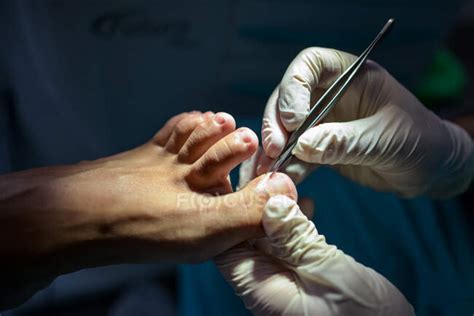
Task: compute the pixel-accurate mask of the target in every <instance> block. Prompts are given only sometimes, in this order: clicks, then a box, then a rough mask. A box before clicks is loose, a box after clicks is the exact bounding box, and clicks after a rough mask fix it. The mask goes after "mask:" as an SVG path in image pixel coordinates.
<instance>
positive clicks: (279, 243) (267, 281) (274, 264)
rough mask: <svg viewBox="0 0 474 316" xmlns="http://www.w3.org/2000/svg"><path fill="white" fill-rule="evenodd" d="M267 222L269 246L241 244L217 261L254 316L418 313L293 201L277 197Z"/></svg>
mask: <svg viewBox="0 0 474 316" xmlns="http://www.w3.org/2000/svg"><path fill="white" fill-rule="evenodd" d="M262 223H263V227H264V230H265V234H266V235H267V237H268V247H265V250H257V249H255V248H253V247H252V246H250V244H242V245H239V246H237V247H235V248H232V249H230V250H228V251H226V252H225V253H223V254H221V255H220V256H218V257H217V258H216V259H215V262H216V264H217V266H218V267H219V269H220V271H221V272H222V274H223V275H224V277H225V279H226V280H227V281H228V282H229V283H230V284H231V285H232V287H233V288H234V290H235V292H236V293H237V295H238V296H240V297H241V298H242V299H243V301H244V303H245V306H246V307H247V308H248V309H249V310H251V311H252V312H253V313H254V314H255V315H318V316H323V315H358V316H364V315H394V316H395V315H396V316H404V315H414V311H413V308H412V306H411V305H410V304H409V303H408V302H407V300H406V299H405V297H404V296H403V295H402V294H401V293H400V292H399V291H398V290H397V288H396V287H395V286H393V285H392V284H391V283H390V282H389V281H388V280H387V279H385V278H384V277H383V276H381V275H380V274H378V273H377V272H375V271H374V270H372V269H370V268H367V267H365V266H363V265H361V264H359V263H357V262H356V261H355V260H354V259H353V258H352V257H350V256H348V255H345V254H344V253H343V252H342V251H341V250H338V249H337V248H336V247H335V246H331V245H328V244H327V243H326V241H325V239H324V236H322V235H319V234H318V232H317V230H316V228H315V226H314V224H313V223H312V222H311V221H309V220H308V219H307V218H306V216H305V215H304V214H303V213H302V212H301V211H300V209H299V207H298V205H297V204H296V203H295V202H294V201H293V200H291V199H289V198H287V197H286V196H276V197H272V198H271V199H270V200H269V201H268V202H267V205H266V209H265V213H264V215H263V220H262ZM264 251H265V252H267V253H269V254H271V255H268V254H265V253H264Z"/></svg>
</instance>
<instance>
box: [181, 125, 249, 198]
mask: <svg viewBox="0 0 474 316" xmlns="http://www.w3.org/2000/svg"><path fill="white" fill-rule="evenodd" d="M257 148H258V138H257V136H256V135H255V133H254V132H252V131H251V130H250V129H248V128H239V129H238V130H236V131H234V132H233V133H231V134H229V135H227V136H226V137H224V138H222V139H221V140H219V141H218V142H217V143H216V144H215V145H213V146H212V147H211V148H209V149H208V150H207V151H206V153H205V154H204V155H203V156H201V158H199V159H198V160H197V161H196V162H195V163H194V164H193V167H192V170H191V173H190V174H189V177H188V180H189V183H190V184H191V185H192V186H194V187H195V189H198V190H203V189H204V190H206V189H208V188H214V187H218V186H219V185H227V183H228V181H227V176H228V175H229V173H230V171H231V170H232V169H233V168H234V167H236V166H237V165H238V164H240V163H241V162H242V161H244V160H246V159H247V158H249V157H250V156H251V155H252V154H253V153H254V152H255V151H256V150H257Z"/></svg>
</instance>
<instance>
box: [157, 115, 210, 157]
mask: <svg viewBox="0 0 474 316" xmlns="http://www.w3.org/2000/svg"><path fill="white" fill-rule="evenodd" d="M206 115H207V114H202V113H193V114H190V115H188V116H187V117H185V118H183V119H182V120H181V121H179V122H178V123H177V124H176V125H175V127H174V129H173V132H172V133H171V136H170V137H169V139H168V141H167V143H166V145H165V148H166V150H167V151H168V152H170V153H173V154H177V153H178V152H179V150H180V149H181V147H182V146H183V145H184V143H185V142H186V140H187V139H188V137H189V135H191V133H192V132H193V130H194V129H195V128H196V127H197V126H198V125H199V124H201V123H202V122H203V121H204V118H205V116H206Z"/></svg>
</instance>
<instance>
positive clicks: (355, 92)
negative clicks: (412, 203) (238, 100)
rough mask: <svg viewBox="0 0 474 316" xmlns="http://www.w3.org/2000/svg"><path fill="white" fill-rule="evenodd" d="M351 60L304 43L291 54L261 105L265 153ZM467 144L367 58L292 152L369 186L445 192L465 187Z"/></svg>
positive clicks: (473, 158)
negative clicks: (286, 66) (297, 52)
mask: <svg viewBox="0 0 474 316" xmlns="http://www.w3.org/2000/svg"><path fill="white" fill-rule="evenodd" d="M355 59H356V57H355V56H353V55H350V54H347V53H344V52H340V51H336V50H332V49H325V48H308V49H305V50H304V51H302V52H301V53H300V54H299V55H298V56H297V57H296V58H295V60H294V61H293V62H292V63H291V64H290V66H289V67H288V69H287V71H286V73H285V75H284V76H283V79H282V81H281V83H280V85H279V86H278V87H277V89H275V91H274V92H273V94H272V95H271V96H270V98H269V101H268V103H267V106H266V109H265V113H264V118H263V124H262V139H263V148H264V151H265V154H266V155H267V156H268V157H270V158H276V157H277V155H278V154H279V153H280V152H281V150H282V148H283V146H284V145H285V143H286V140H287V137H288V132H291V131H293V130H295V129H296V128H297V127H298V126H300V124H301V123H302V122H303V121H304V119H305V118H306V115H307V113H308V110H309V109H310V106H312V105H313V104H314V103H315V101H316V100H317V98H318V97H319V96H321V95H322V93H323V92H324V91H325V89H327V88H328V87H329V86H330V84H331V83H332V82H333V81H334V80H335V79H336V77H337V76H339V75H340V74H341V73H342V72H343V71H345V70H346V69H347V68H348V67H349V66H350V65H351V64H352V63H353V61H354V60H355ZM473 148H474V146H473V141H472V139H471V138H470V137H469V135H468V134H467V133H466V132H465V131H464V130H463V129H461V128H460V127H458V126H456V125H454V124H451V123H449V122H447V121H443V120H441V119H440V118H439V117H437V116H436V115H435V114H433V113H432V112H431V111H429V110H427V109H426V108H425V107H424V106H423V105H422V104H421V103H420V102H419V101H418V100H417V99H416V98H415V97H414V96H413V95H412V94H411V93H410V92H409V91H408V90H407V89H405V88H404V87H403V86H402V85H401V84H400V83H398V82H397V81H396V80H395V79H394V78H393V77H392V76H391V75H390V74H389V73H388V72H387V71H386V70H385V69H384V68H382V67H381V66H379V65H378V64H376V63H374V62H372V61H368V62H367V63H366V64H365V65H364V66H363V68H362V69H361V72H360V73H359V74H358V77H356V79H355V80H354V82H353V83H352V84H351V86H350V88H349V89H348V90H347V91H346V93H345V95H344V96H343V97H342V99H341V100H340V102H339V103H338V104H337V105H336V106H335V107H334V109H333V110H332V111H331V112H330V114H329V115H328V117H327V118H326V120H325V123H323V124H320V125H319V126H316V127H314V128H312V129H310V130H308V131H307V132H306V133H304V134H303V135H302V136H301V137H300V139H299V141H298V144H297V146H296V147H295V149H294V151H293V153H294V155H295V156H296V157H297V158H299V159H301V160H303V161H305V162H309V163H315V164H327V165H332V166H334V167H335V168H336V169H338V170H339V171H340V173H342V174H343V175H344V176H347V177H349V178H351V179H353V180H355V181H357V182H359V183H361V184H363V185H368V186H370V187H372V188H374V189H376V190H382V191H395V192H397V193H399V194H401V195H404V196H415V195H420V194H427V195H431V196H434V197H443V196H444V197H446V196H451V195H454V194H457V193H460V192H462V191H463V190H465V189H466V188H467V186H468V185H469V183H470V181H471V179H472V176H473V172H474V149H473ZM263 161H265V159H263ZM267 161H268V159H267ZM260 165H262V166H261V167H260V168H257V174H261V173H262V172H264V171H265V163H263V162H262V159H261V160H260ZM266 165H267V166H268V163H267V164H266ZM290 168H293V169H295V166H291V165H290ZM247 169H248V170H251V169H252V168H247ZM254 169H255V168H254ZM296 169H297V170H299V173H300V177H301V176H302V175H303V173H305V172H307V171H306V169H307V167H306V166H304V165H302V166H301V167H299V168H298V166H297V167H296ZM249 172H250V171H249ZM244 177H247V178H250V177H251V176H250V175H248V174H245V173H244Z"/></svg>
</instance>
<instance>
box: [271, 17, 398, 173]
mask: <svg viewBox="0 0 474 316" xmlns="http://www.w3.org/2000/svg"><path fill="white" fill-rule="evenodd" d="M394 22H395V20H394V19H389V20H388V21H387V23H385V25H384V27H383V28H382V30H381V31H380V32H379V34H378V35H377V36H376V37H375V39H374V40H373V41H372V43H370V45H369V47H367V48H366V50H365V51H364V52H363V53H362V54H361V55H360V56H359V58H357V59H356V61H355V62H354V63H353V64H352V65H351V66H350V67H349V68H347V70H346V71H345V72H344V73H343V74H342V75H340V76H339V78H337V80H336V81H334V83H333V84H332V85H331V86H330V87H329V88H328V89H327V90H326V92H325V93H324V94H323V96H322V97H321V98H320V99H319V100H318V101H317V102H316V104H315V105H314V106H313V107H312V108H311V110H310V111H309V113H308V116H307V117H306V120H305V121H304V122H303V124H302V125H301V126H300V127H299V128H298V129H296V130H295V131H294V132H293V133H292V134H291V135H290V137H289V139H288V142H287V145H286V146H285V148H283V151H282V152H281V154H280V156H279V157H278V158H277V159H276V160H275V162H274V163H273V165H272V166H271V167H270V169H269V172H270V173H273V172H276V171H279V170H281V169H283V168H284V167H285V166H286V164H287V163H288V162H289V160H290V159H291V157H292V151H293V148H294V147H295V146H296V144H297V142H298V138H299V137H300V136H301V135H302V134H303V133H304V132H305V131H307V130H308V129H309V128H311V127H313V126H315V125H317V124H319V123H320V122H321V121H322V120H324V118H326V116H327V115H328V113H329V111H331V109H332V108H333V107H334V106H335V105H336V104H337V102H338V101H339V100H340V99H341V97H342V95H343V94H344V92H345V91H346V90H347V88H348V87H349V85H350V84H351V82H352V81H353V80H354V77H355V76H356V75H357V73H358V72H359V70H360V68H361V67H362V65H363V64H364V62H365V61H366V60H367V57H368V56H369V54H370V53H371V52H372V49H374V47H375V46H376V45H377V43H378V42H380V40H382V39H383V38H384V37H385V35H386V34H387V33H388V31H389V30H390V29H391V28H392V26H393V23H394Z"/></svg>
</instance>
